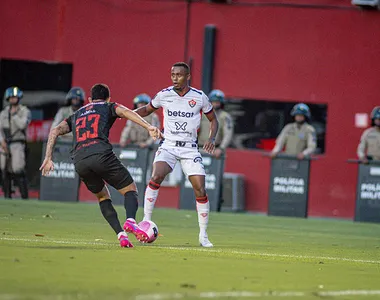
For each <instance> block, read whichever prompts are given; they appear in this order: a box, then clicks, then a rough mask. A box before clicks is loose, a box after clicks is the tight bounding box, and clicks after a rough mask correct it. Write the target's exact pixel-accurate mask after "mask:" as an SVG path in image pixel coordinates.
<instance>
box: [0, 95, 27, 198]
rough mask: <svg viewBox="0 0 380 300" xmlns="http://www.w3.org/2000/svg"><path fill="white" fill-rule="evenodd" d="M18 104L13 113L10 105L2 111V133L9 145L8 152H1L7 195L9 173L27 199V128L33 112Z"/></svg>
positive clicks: (9, 180)
mask: <svg viewBox="0 0 380 300" xmlns="http://www.w3.org/2000/svg"><path fill="white" fill-rule="evenodd" d="M10 97H13V96H12V95H11V96H10ZM21 97H22V96H21ZM21 97H20V98H21ZM17 106H18V109H17V111H16V112H15V113H13V114H12V113H11V106H10V105H8V106H6V107H5V108H4V110H3V111H1V113H0V134H1V136H2V139H3V140H4V141H5V142H6V144H7V147H8V153H5V152H4V151H2V153H1V169H2V172H3V176H4V180H3V185H4V186H3V188H4V194H5V197H7V198H10V197H11V190H10V189H11V188H10V186H11V178H10V176H9V175H10V174H12V175H13V176H14V179H15V181H16V182H17V183H18V185H19V187H20V194H21V197H22V198H24V199H26V198H28V187H27V180H26V172H25V167H26V130H27V128H28V125H29V124H30V122H31V112H30V110H29V109H28V108H27V107H26V106H24V105H22V104H17Z"/></svg>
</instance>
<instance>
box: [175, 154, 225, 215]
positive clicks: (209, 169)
mask: <svg viewBox="0 0 380 300" xmlns="http://www.w3.org/2000/svg"><path fill="white" fill-rule="evenodd" d="M178 163H179V162H178ZM202 163H203V166H204V169H205V172H206V192H207V195H208V200H209V202H210V210H211V211H217V209H218V201H219V197H220V192H221V190H220V185H221V183H222V180H223V172H224V156H222V157H221V158H219V159H217V158H214V157H212V156H211V155H209V154H204V153H202ZM179 207H180V209H192V210H194V209H196V204H195V194H194V191H193V187H192V186H191V183H190V181H189V180H188V179H187V178H186V176H183V177H182V181H181V191H180V201H179Z"/></svg>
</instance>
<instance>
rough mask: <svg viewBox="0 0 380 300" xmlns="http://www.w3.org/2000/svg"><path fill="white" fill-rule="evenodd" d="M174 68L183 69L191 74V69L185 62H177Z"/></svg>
mask: <svg viewBox="0 0 380 300" xmlns="http://www.w3.org/2000/svg"><path fill="white" fill-rule="evenodd" d="M173 67H182V68H184V69H185V70H186V72H187V74H190V67H189V65H188V64H187V63H185V62H182V61H181V62H176V63H175V64H174V65H173Z"/></svg>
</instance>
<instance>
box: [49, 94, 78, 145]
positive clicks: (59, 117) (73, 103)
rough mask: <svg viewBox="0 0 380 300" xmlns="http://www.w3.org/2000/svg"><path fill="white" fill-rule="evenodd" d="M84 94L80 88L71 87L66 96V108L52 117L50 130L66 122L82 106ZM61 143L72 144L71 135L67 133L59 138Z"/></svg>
mask: <svg viewBox="0 0 380 300" xmlns="http://www.w3.org/2000/svg"><path fill="white" fill-rule="evenodd" d="M84 99H85V93H84V91H83V89H81V88H80V87H73V88H71V90H70V91H69V92H68V93H67V95H66V100H67V102H68V104H69V105H68V106H64V107H61V108H60V109H59V110H58V112H57V114H56V115H55V117H54V121H53V124H52V125H51V128H54V127H57V126H58V125H59V124H60V123H61V122H62V121H63V120H66V119H67V118H68V117H70V116H71V115H72V114H73V113H75V112H76V111H77V110H78V109H79V108H81V107H82V106H83V104H84ZM59 139H60V140H61V141H66V142H72V140H73V133H72V132H70V133H67V134H65V135H62V136H60V137H59Z"/></svg>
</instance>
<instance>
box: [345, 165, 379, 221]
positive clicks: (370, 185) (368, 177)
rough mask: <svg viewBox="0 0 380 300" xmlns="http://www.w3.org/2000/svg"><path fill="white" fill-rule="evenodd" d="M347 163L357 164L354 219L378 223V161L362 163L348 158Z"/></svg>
mask: <svg viewBox="0 0 380 300" xmlns="http://www.w3.org/2000/svg"><path fill="white" fill-rule="evenodd" d="M347 162H348V163H356V164H358V168H359V170H358V179H357V187H356V209H355V221H358V222H376V223H380V161H369V163H368V164H362V163H360V161H359V160H356V159H349V160H348V161H347Z"/></svg>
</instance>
